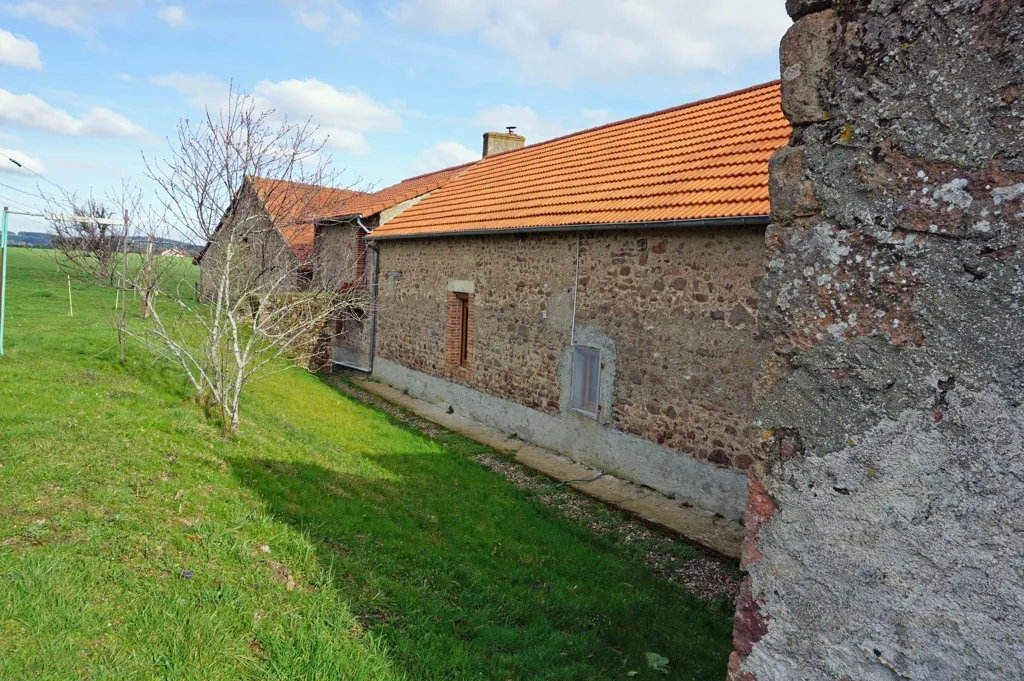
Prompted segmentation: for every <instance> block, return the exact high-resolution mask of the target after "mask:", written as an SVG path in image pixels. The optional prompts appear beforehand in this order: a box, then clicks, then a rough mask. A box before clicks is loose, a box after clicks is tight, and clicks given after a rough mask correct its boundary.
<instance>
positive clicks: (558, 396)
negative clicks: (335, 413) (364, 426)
mask: <svg viewBox="0 0 1024 681" xmlns="http://www.w3.org/2000/svg"><path fill="white" fill-rule="evenodd" d="M379 243H380V251H381V256H380V257H381V263H380V278H381V289H382V291H381V300H382V306H383V308H384V309H383V310H382V313H381V315H380V317H379V321H378V335H377V355H378V357H382V358H386V359H390V360H393V361H395V362H399V363H401V364H402V365H404V366H406V367H408V368H410V369H413V370H416V371H419V372H423V373H426V374H430V375H433V376H437V377H448V378H451V380H453V381H456V382H459V383H462V384H463V385H466V386H467V387H470V388H473V389H475V390H479V391H481V392H484V393H487V394H489V395H493V396H496V397H499V398H502V399H505V400H509V401H511V402H515V403H517V404H519V405H524V406H526V407H529V408H531V409H535V410H537V411H539V412H542V413H545V414H549V415H553V416H567V417H568V413H569V411H570V410H569V401H568V400H569V390H568V388H567V385H566V383H567V380H566V376H567V374H568V373H569V371H570V368H571V352H569V348H570V346H571V341H572V338H573V336H575V337H576V341H577V343H579V344H586V345H590V346H591V347H599V348H601V349H602V360H603V363H604V364H605V369H606V370H605V377H606V378H605V383H606V385H605V386H604V388H603V390H604V393H603V395H602V405H601V409H600V414H599V423H600V425H601V426H603V427H606V428H613V429H616V430H619V431H622V432H625V433H628V434H631V435H635V436H637V437H640V438H643V439H645V440H648V441H650V442H653V443H656V444H658V445H661V446H662V447H664V448H666V449H668V450H670V451H673V452H676V453H679V454H680V455H685V456H691V457H694V458H696V459H699V460H702V461H709V462H711V463H713V464H714V465H717V466H722V467H729V468H737V469H744V468H745V467H747V466H748V465H749V464H750V463H751V461H752V458H751V454H752V450H753V446H752V443H753V433H752V430H751V423H752V421H753V417H752V409H753V407H752V396H751V392H752V384H753V381H754V378H755V376H756V371H757V365H758V362H759V360H760V357H761V354H762V344H761V343H760V341H758V339H757V337H756V335H755V326H756V324H755V320H756V300H755V286H756V284H757V283H758V281H759V279H760V277H761V276H762V274H763V266H764V265H763V252H764V237H763V228H757V227H748V228H717V229H693V230H667V229H662V230H644V231H638V230H615V231H602V232H590V233H583V234H581V235H580V237H579V239H578V240H577V235H576V234H575V233H557V234H523V235H494V236H478V237H445V238H436V239H410V240H402V241H381V242H379ZM577 249H578V253H579V289H578V294H577V296H576V301H575V303H576V305H575V315H576V328H575V330H574V329H573V323H572V320H573V313H574V306H573V302H574V301H573V293H574V288H575V283H576V261H577ZM453 280H468V281H471V282H472V283H473V285H474V287H475V292H474V296H473V334H472V337H473V359H472V371H471V372H465V373H464V374H462V375H456V374H452V372H450V371H446V363H445V351H446V333H445V324H446V319H447V309H448V308H447V305H446V300H447V296H448V293H449V283H450V282H451V281H453Z"/></svg>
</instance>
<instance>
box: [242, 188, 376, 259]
mask: <svg viewBox="0 0 1024 681" xmlns="http://www.w3.org/2000/svg"><path fill="white" fill-rule="evenodd" d="M248 180H249V182H250V183H251V184H252V186H253V188H254V189H255V190H256V194H257V195H258V196H259V198H260V201H261V202H262V203H263V205H264V207H265V208H266V209H267V213H269V214H270V219H271V220H273V221H274V226H275V227H277V229H278V231H280V232H281V235H282V236H283V237H284V238H285V240H286V241H287V242H288V245H289V246H290V247H291V249H292V251H293V252H294V253H295V255H296V256H297V257H298V258H299V260H305V259H306V256H308V255H309V253H310V252H312V250H313V222H314V221H315V220H317V219H319V218H323V217H329V216H332V215H340V214H342V213H345V212H346V210H345V204H346V203H347V202H348V201H350V200H352V199H353V198H355V197H362V196H365V195H364V194H363V193H362V192H357V191H353V190H351V189H333V188H331V187H319V186H317V185H312V184H305V183H302V182H288V181H286V180H272V179H270V178H266V177H249V178H248Z"/></svg>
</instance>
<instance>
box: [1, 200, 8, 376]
mask: <svg viewBox="0 0 1024 681" xmlns="http://www.w3.org/2000/svg"><path fill="white" fill-rule="evenodd" d="M0 248H2V249H3V251H4V255H3V262H2V263H0V356H3V354H4V318H5V317H6V316H7V206H4V215H3V218H0Z"/></svg>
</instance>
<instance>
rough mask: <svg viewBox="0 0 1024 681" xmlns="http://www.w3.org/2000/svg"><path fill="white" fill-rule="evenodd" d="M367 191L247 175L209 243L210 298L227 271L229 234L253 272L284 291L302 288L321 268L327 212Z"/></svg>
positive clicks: (205, 259) (203, 270)
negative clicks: (318, 252)
mask: <svg viewBox="0 0 1024 681" xmlns="http://www.w3.org/2000/svg"><path fill="white" fill-rule="evenodd" d="M362 195H363V194H362V193H361V192H355V191H352V190H348V189H334V188H330V187H320V186H316V185H310V184H303V183H300V182H287V181H283V180H273V179H268V178H264V177H246V178H245V180H244V182H243V184H242V187H241V188H240V189H239V190H238V192H237V193H236V195H235V196H234V198H233V199H232V201H231V204H230V205H229V207H228V209H227V211H226V212H225V214H224V217H223V218H222V220H221V222H220V224H219V225H218V226H217V228H216V230H215V231H214V234H213V236H212V237H211V238H210V240H209V241H208V242H207V243H206V245H205V246H204V247H203V250H202V251H201V252H200V253H199V255H198V256H197V258H196V261H197V262H198V263H199V286H200V292H201V294H202V296H203V297H204V298H210V297H211V296H212V295H213V293H214V291H215V287H216V285H217V282H218V280H219V279H220V276H219V273H220V272H222V271H223V270H222V269H221V268H222V267H223V266H224V255H223V244H224V239H228V238H233V239H235V240H236V244H239V245H241V246H242V250H241V252H242V253H244V255H245V256H246V257H245V258H244V260H243V261H242V263H236V264H235V265H234V266H233V267H244V268H245V270H246V271H247V272H251V273H253V276H256V277H258V278H259V279H260V280H262V281H265V282H267V285H268V286H273V288H274V289H275V290H279V291H298V290H302V289H303V287H305V286H306V285H307V282H308V281H309V280H310V279H311V277H312V276H313V274H314V272H316V271H317V270H318V268H316V267H315V266H314V263H313V261H312V257H313V251H314V249H313V237H314V224H315V222H316V220H317V219H318V218H320V217H322V216H329V215H334V214H337V213H341V212H344V205H345V204H346V203H347V202H348V201H350V200H352V199H353V198H356V197H360V196H362Z"/></svg>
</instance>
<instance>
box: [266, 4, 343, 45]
mask: <svg viewBox="0 0 1024 681" xmlns="http://www.w3.org/2000/svg"><path fill="white" fill-rule="evenodd" d="M278 2H283V4H286V5H287V6H288V7H290V8H291V10H292V19H294V20H295V23H297V24H298V25H299V26H302V27H303V28H305V29H307V30H310V31H317V32H321V33H327V34H328V35H330V36H332V37H334V38H340V37H343V36H348V35H351V34H352V32H353V31H355V29H356V28H358V27H359V26H360V25H361V24H362V20H361V19H360V18H359V15H358V14H356V13H355V12H353V11H352V10H350V9H349V8H348V7H346V6H345V3H343V2H341V0H278Z"/></svg>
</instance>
